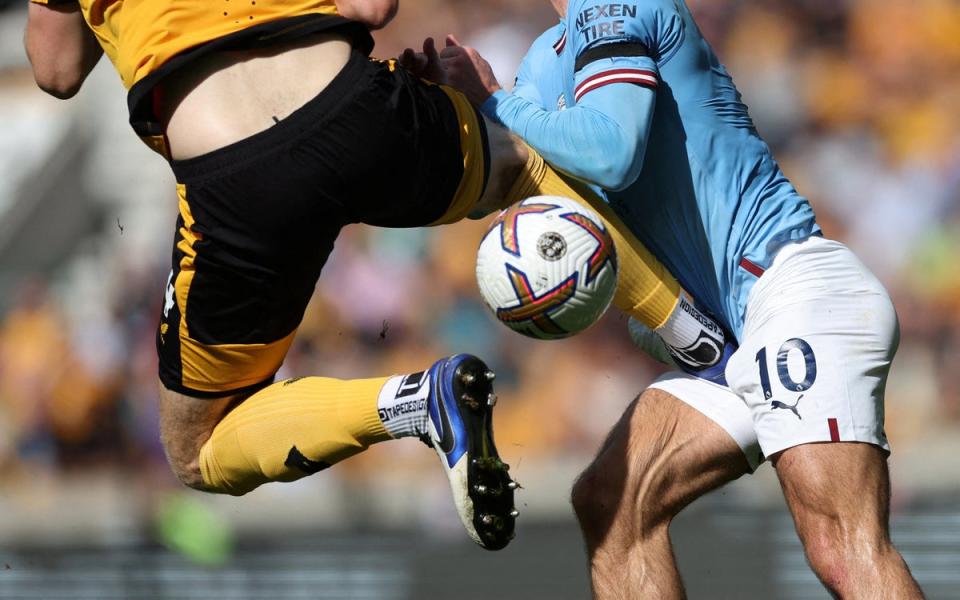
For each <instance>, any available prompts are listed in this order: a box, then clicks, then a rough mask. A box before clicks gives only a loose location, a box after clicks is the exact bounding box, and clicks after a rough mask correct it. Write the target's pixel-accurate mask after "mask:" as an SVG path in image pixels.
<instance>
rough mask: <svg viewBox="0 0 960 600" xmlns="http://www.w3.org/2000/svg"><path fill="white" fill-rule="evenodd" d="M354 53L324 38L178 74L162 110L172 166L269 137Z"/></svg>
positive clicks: (343, 41) (206, 61) (215, 57)
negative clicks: (258, 135) (263, 134)
mask: <svg viewBox="0 0 960 600" xmlns="http://www.w3.org/2000/svg"><path fill="white" fill-rule="evenodd" d="M350 49H351V46H350V43H349V41H347V38H345V37H343V36H340V35H336V34H323V35H317V36H314V37H311V38H309V39H307V40H301V41H298V42H296V43H291V44H279V45H277V46H275V47H270V48H260V49H255V50H241V51H227V52H219V53H215V54H212V55H210V56H207V57H204V58H201V59H200V60H199V61H198V62H197V63H195V64H192V65H190V66H189V67H187V68H186V69H184V72H182V73H175V74H173V75H172V76H171V77H170V78H168V79H167V80H165V81H164V84H163V92H164V93H163V97H164V99H165V103H164V105H163V106H161V107H159V110H160V113H161V114H160V118H161V120H162V121H163V122H164V125H165V127H166V132H167V139H168V140H169V143H170V152H171V156H172V158H173V159H175V160H183V159H187V158H193V157H195V156H200V155H202V154H206V153H208V152H212V151H214V150H217V149H219V148H223V147H224V146H227V145H229V144H232V143H234V142H238V141H240V140H242V139H245V138H247V137H250V136H251V135H253V134H255V133H259V132H261V131H264V130H266V129H268V128H269V127H271V126H272V125H274V124H275V123H276V122H277V121H279V120H282V119H283V118H285V117H287V116H288V115H290V113H292V112H294V111H295V110H297V109H298V108H300V107H301V106H303V105H304V104H306V103H307V102H308V101H309V100H311V99H312V98H314V97H315V96H316V95H317V94H319V93H320V92H321V91H323V89H324V88H326V87H327V85H328V84H329V83H330V82H331V81H332V80H333V78H334V77H336V75H337V73H339V72H340V70H341V69H342V68H343V66H344V65H345V64H347V60H348V59H349V58H350V51H351V50H350Z"/></svg>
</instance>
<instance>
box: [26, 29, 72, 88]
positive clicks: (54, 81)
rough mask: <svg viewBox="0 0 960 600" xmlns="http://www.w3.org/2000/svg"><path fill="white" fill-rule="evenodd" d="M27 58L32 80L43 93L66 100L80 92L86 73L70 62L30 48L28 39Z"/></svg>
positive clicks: (28, 39)
mask: <svg viewBox="0 0 960 600" xmlns="http://www.w3.org/2000/svg"><path fill="white" fill-rule="evenodd" d="M25 46H26V50H27V58H28V59H30V66H31V67H32V69H33V79H34V81H36V82H37V87H39V88H40V89H41V90H43V91H44V92H46V93H48V94H50V95H51V96H53V97H55V98H60V99H61V100H66V99H67V98H72V97H73V96H75V95H76V94H77V92H79V91H80V86H82V85H83V80H84V79H86V73H85V72H84V71H83V69H81V68H80V66H79V65H78V64H75V63H74V62H72V61H63V60H58V59H57V57H55V56H49V55H46V54H45V53H44V52H42V51H40V50H34V49H32V48H31V44H30V38H29V37H28V38H27V40H26V44H25Z"/></svg>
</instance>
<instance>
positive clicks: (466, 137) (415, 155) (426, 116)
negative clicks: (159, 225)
mask: <svg viewBox="0 0 960 600" xmlns="http://www.w3.org/2000/svg"><path fill="white" fill-rule="evenodd" d="M171 165H172V167H173V171H174V174H175V175H176V178H177V194H178V197H179V208H180V216H179V218H178V221H177V231H176V237H175V241H174V248H173V269H172V271H171V275H170V279H169V281H168V283H167V290H166V302H165V303H164V309H163V314H162V317H161V322H160V328H159V331H158V334H157V350H158V353H159V355H160V379H161V381H162V383H163V384H164V385H165V386H166V387H167V388H168V389H171V390H174V391H177V392H181V393H184V394H187V395H191V396H201V397H217V396H225V395H229V394H234V393H237V392H241V391H247V390H252V389H256V388H258V387H260V386H263V385H265V384H267V383H269V382H270V381H272V379H273V376H274V374H275V373H276V371H277V369H279V367H280V364H281V363H282V362H283V359H284V356H285V355H286V353H287V350H288V348H289V347H290V343H291V342H292V340H293V336H294V334H295V332H296V329H297V327H298V325H299V324H300V321H301V319H302V317H303V312H304V310H305V309H306V306H307V302H308V301H309V300H310V297H311V295H312V293H313V290H314V286H315V284H316V281H317V278H318V277H319V276H320V270H321V269H322V268H323V265H324V263H325V262H326V260H327V257H328V256H329V254H330V252H331V251H332V250H333V244H334V240H335V239H336V237H337V235H338V234H339V232H340V229H341V228H342V227H343V226H344V225H347V224H349V223H367V224H371V225H379V226H384V227H416V226H423V225H432V224H438V223H446V222H453V221H455V220H459V219H460V218H463V217H464V216H465V215H466V214H467V213H468V212H469V210H470V208H471V207H472V206H473V204H475V203H476V201H477V200H478V199H479V197H480V195H481V194H482V193H483V187H484V186H485V184H486V178H487V169H488V165H489V157H488V156H487V149H486V132H485V131H484V130H483V120H482V118H480V117H479V116H478V115H477V113H476V112H475V111H474V110H473V108H471V107H470V105H469V103H468V102H467V101H466V99H465V98H463V97H462V96H461V95H459V94H457V93H456V92H453V91H451V90H449V89H447V88H444V87H441V86H436V85H432V84H428V83H425V82H423V81H421V80H419V79H417V78H415V77H413V76H412V75H410V74H409V73H408V72H406V71H405V70H403V69H400V68H396V66H395V65H394V63H392V62H380V61H373V60H369V59H367V58H366V57H365V56H363V55H362V54H360V53H355V54H354V55H353V56H352V57H351V59H350V61H349V62H348V64H347V65H346V66H345V67H344V69H343V70H342V71H341V72H340V73H339V74H338V75H337V77H336V78H335V79H334V80H333V81H332V82H331V83H330V85H329V86H328V87H327V88H326V89H324V90H323V92H321V93H320V94H319V95H318V96H317V97H316V98H314V99H313V100H311V101H310V102H308V103H307V104H306V105H304V106H303V107H301V108H300V109H298V110H297V111H296V112H294V113H293V114H292V115H290V116H289V117H288V118H286V119H284V120H282V121H280V122H279V123H278V124H277V125H275V126H273V127H271V128H270V129H268V130H266V131H263V132H261V133H258V134H256V135H253V136H251V137H250V138H247V139H245V140H242V141H240V142H238V143H235V144H231V145H230V146H227V147H225V148H222V149H219V150H216V151H214V152H211V153H209V154H205V155H203V156H199V157H197V158H192V159H189V160H184V161H174V162H172V163H171Z"/></svg>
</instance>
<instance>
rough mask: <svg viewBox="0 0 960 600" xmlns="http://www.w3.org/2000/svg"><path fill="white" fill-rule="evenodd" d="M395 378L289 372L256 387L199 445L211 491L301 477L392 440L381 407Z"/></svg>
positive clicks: (246, 488) (238, 490) (231, 491)
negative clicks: (294, 376)
mask: <svg viewBox="0 0 960 600" xmlns="http://www.w3.org/2000/svg"><path fill="white" fill-rule="evenodd" d="M388 379H389V378H387V377H382V378H378V379H357V380H352V381H341V380H339V379H328V378H324V377H304V378H301V379H289V380H286V381H280V382H277V383H274V384H273V385H270V386H268V387H266V388H264V389H262V390H260V391H259V392H257V393H255V394H253V395H252V396H250V397H249V398H247V399H246V400H244V401H243V402H241V403H240V404H239V405H237V407H236V408H234V409H233V410H232V411H231V412H229V413H228V414H227V416H225V417H224V418H223V420H222V421H220V423H218V424H217V426H216V428H214V430H213V434H212V435H211V436H210V439H209V440H207V443H205V444H204V445H203V447H202V448H201V449H200V470H201V472H202V474H203V481H204V483H205V484H206V485H207V487H208V488H209V489H210V490H211V491H217V492H222V493H227V494H233V495H234V496H240V495H242V494H245V493H247V492H249V491H250V490H252V489H254V488H256V487H257V486H259V485H261V484H263V483H266V482H268V481H294V480H296V479H300V478H301V477H305V476H307V475H311V474H313V473H316V472H317V471H320V470H322V469H325V468H326V467H328V466H330V465H332V464H334V463H337V462H339V461H341V460H343V459H345V458H347V457H350V456H353V455H354V454H357V453H359V452H362V451H363V450H366V449H367V447H368V446H370V445H371V444H374V443H376V442H382V441H384V440H388V439H391V436H390V434H389V433H387V431H386V429H384V426H383V424H382V423H381V422H380V417H379V415H378V413H377V396H378V394H379V392H380V389H381V388H382V387H383V385H384V384H385V383H386V382H387V381H388Z"/></svg>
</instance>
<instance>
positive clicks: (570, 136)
mask: <svg viewBox="0 0 960 600" xmlns="http://www.w3.org/2000/svg"><path fill="white" fill-rule="evenodd" d="M443 54H444V55H445V58H446V59H447V60H448V63H447V65H446V68H447V71H448V77H449V79H450V81H451V82H452V83H454V84H455V85H456V86H457V87H459V88H461V89H462V90H463V91H464V93H465V94H466V95H467V96H468V97H469V98H470V99H471V101H473V102H474V103H476V104H478V105H479V106H480V109H481V111H482V112H483V113H484V114H485V115H487V117H489V118H491V119H493V120H495V121H498V122H500V123H501V124H503V125H504V126H505V127H507V128H509V129H510V130H511V131H513V132H514V133H516V134H517V135H519V136H520V137H521V138H523V139H524V141H526V142H527V143H528V144H530V146H532V147H533V148H534V149H535V150H537V152H539V153H540V154H541V155H542V156H543V157H544V158H545V159H546V160H547V161H548V162H550V163H551V164H552V165H553V166H554V167H557V168H558V169H560V170H562V171H564V172H566V173H568V174H570V175H573V176H574V177H576V178H578V179H582V180H585V181H587V182H590V183H594V184H596V185H599V186H600V187H603V188H605V189H610V190H618V189H622V188H625V187H627V186H629V185H630V184H631V183H633V181H634V180H635V179H636V178H637V176H639V174H640V169H641V168H642V166H643V157H644V152H645V150H646V145H647V136H648V133H649V130H650V123H651V120H652V118H653V107H654V102H655V98H656V94H655V91H654V89H655V87H656V82H657V79H656V74H655V72H653V71H650V70H639V69H627V68H623V69H622V71H623V73H622V74H620V75H614V76H613V77H611V78H610V79H609V80H606V81H604V80H603V77H602V74H601V77H600V78H599V79H600V85H596V83H597V80H596V79H591V77H584V78H583V80H584V82H585V83H582V84H581V85H580V86H578V88H577V90H578V92H577V104H576V105H575V106H573V107H571V108H568V109H567V110H564V111H559V112H556V111H548V110H544V109H543V108H541V107H540V106H539V105H537V104H536V103H534V102H531V101H530V100H529V99H527V98H524V97H522V96H520V95H517V94H510V93H508V92H506V91H504V90H503V89H502V88H501V87H500V84H499V83H498V82H497V80H496V78H495V77H494V76H493V72H492V71H491V70H490V66H489V64H487V62H486V60H484V59H483V57H481V56H480V55H479V54H478V53H477V52H476V50H474V49H472V48H465V47H459V50H457V49H452V48H449V47H448V48H445V49H444V51H443ZM602 60H606V61H607V63H608V64H606V65H605V67H608V68H607V69H606V70H607V71H618V70H621V69H618V68H616V65H617V61H616V60H615V57H614V58H610V57H605V58H604V59H602ZM578 79H579V74H578Z"/></svg>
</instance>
